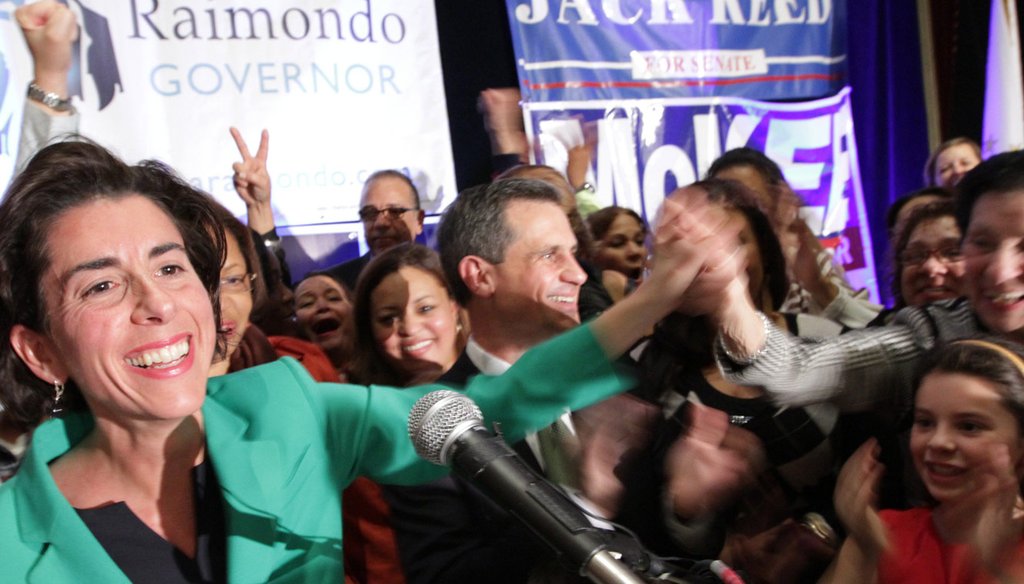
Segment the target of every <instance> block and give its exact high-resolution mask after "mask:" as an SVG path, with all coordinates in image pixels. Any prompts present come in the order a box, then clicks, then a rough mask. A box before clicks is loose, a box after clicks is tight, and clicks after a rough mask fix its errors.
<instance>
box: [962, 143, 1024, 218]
mask: <svg viewBox="0 0 1024 584" xmlns="http://www.w3.org/2000/svg"><path fill="white" fill-rule="evenodd" d="M1022 190H1024V150H1017V151H1014V152H1004V153H1002V154H997V155H995V156H992V157H990V158H989V159H988V160H986V161H984V162H982V163H981V164H979V165H978V166H975V167H974V168H972V169H971V170H970V172H968V173H967V174H966V175H964V178H963V179H962V180H961V181H960V183H959V184H958V185H957V197H956V222H957V223H959V224H960V231H961V232H963V234H964V235H967V227H968V225H969V224H970V223H971V213H972V212H973V211H974V205H975V204H976V203H977V202H978V199H980V198H981V197H982V196H984V195H988V194H1004V193H1010V192H1015V191H1022Z"/></svg>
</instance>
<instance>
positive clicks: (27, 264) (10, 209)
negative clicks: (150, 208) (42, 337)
mask: <svg viewBox="0 0 1024 584" xmlns="http://www.w3.org/2000/svg"><path fill="white" fill-rule="evenodd" d="M135 195H139V196H142V197H145V198H146V199H147V200H149V201H151V202H153V203H154V204H155V205H157V206H158V207H159V208H161V209H163V210H164V211H165V212H166V213H167V215H168V216H169V217H170V218H171V219H172V221H173V222H174V224H175V226H176V227H177V229H178V231H179V232H180V233H181V236H182V241H183V242H184V244H185V251H186V253H187V254H188V258H189V261H190V262H191V263H192V267H193V268H194V269H195V271H196V273H197V274H198V276H199V278H200V280H201V281H202V283H203V286H204V287H205V288H206V290H207V292H208V293H209V295H210V301H211V302H212V304H213V309H214V317H215V318H216V319H217V320H216V321H215V322H214V323H211V324H212V325H213V326H216V322H219V319H220V310H219V306H218V304H219V303H218V301H217V287H218V285H219V282H220V266H221V263H222V262H223V259H224V249H225V247H224V227H223V225H222V224H221V223H220V221H218V219H217V214H216V212H215V211H214V205H216V203H215V202H214V201H213V199H212V198H211V197H209V196H208V195H206V194H205V193H202V192H200V191H198V190H196V189H194V188H193V187H192V186H190V185H189V184H188V183H186V182H185V181H184V180H183V179H182V178H181V177H179V176H178V175H177V174H175V172H174V171H173V170H171V168H170V167H168V166H166V165H165V164H163V163H161V162H157V161H144V162H141V163H139V164H136V165H128V164H126V163H125V162H123V161H122V160H120V159H119V158H117V157H116V156H115V155H113V154H112V153H111V152H109V151H108V150H106V149H105V148H103V147H102V146H99V145H98V144H96V143H93V142H91V141H88V140H84V139H80V138H79V139H76V141H71V142H61V143H58V144H53V145H51V146H47V147H46V148H44V149H42V150H41V151H39V152H38V153H37V154H36V155H35V157H34V158H33V159H32V160H31V161H30V162H29V163H28V165H27V166H26V167H25V169H24V170H23V171H22V172H21V173H20V174H19V175H18V176H16V177H15V178H14V181H13V182H12V183H11V185H10V187H9V188H8V190H7V193H6V195H5V198H4V201H3V203H2V204H0V225H2V226H3V229H0V402H2V404H3V407H4V412H3V415H4V417H5V419H6V420H8V421H9V422H10V423H11V424H12V425H13V426H15V427H16V428H18V429H20V430H23V431H28V430H30V429H32V428H33V427H35V426H36V425H38V424H39V423H40V422H41V421H43V420H44V419H45V418H46V417H48V416H49V415H50V412H51V411H52V409H53V401H54V400H53V397H54V392H53V387H52V386H51V385H50V383H48V382H46V381H43V380H41V379H39V378H37V377H36V376H35V375H34V374H33V373H32V371H31V370H30V369H29V368H28V367H27V366H26V365H25V363H23V362H22V361H21V359H20V358H19V357H18V355H17V354H16V353H15V352H14V349H13V348H12V346H11V342H10V336H11V329H12V328H14V326H16V325H22V326H25V327H27V328H29V329H31V330H34V331H37V332H40V333H46V332H49V330H50V328H49V327H50V326H51V325H52V323H51V321H50V319H49V314H48V312H47V309H48V307H47V306H46V302H45V296H44V293H43V290H42V288H41V286H40V284H41V280H42V276H43V274H44V273H45V272H46V270H47V269H48V267H49V265H50V255H49V251H50V250H49V249H48V247H47V244H48V242H49V240H48V237H47V234H48V233H49V231H50V230H51V228H52V226H53V224H54V222H55V221H57V220H58V219H59V218H60V217H61V216H62V215H64V214H65V213H67V212H68V211H70V210H72V209H75V208H77V207H80V206H82V205H85V204H88V203H90V202H92V201H96V200H101V199H110V200H119V199H123V198H125V197H129V196H135ZM102 228H103V226H102V225H97V226H96V229H100V230H101V229H102ZM218 351H223V343H222V342H219V343H218ZM66 389H67V392H66V393H65V397H66V398H67V399H68V408H69V409H83V408H84V402H83V401H82V399H81V393H80V392H79V389H78V387H77V386H76V385H75V382H74V380H73V379H68V380H67V382H66Z"/></svg>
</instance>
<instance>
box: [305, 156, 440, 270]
mask: <svg viewBox="0 0 1024 584" xmlns="http://www.w3.org/2000/svg"><path fill="white" fill-rule="evenodd" d="M359 219H360V220H361V221H362V222H363V234H364V235H365V237H366V244H367V246H368V247H369V248H370V251H369V252H367V253H365V254H363V255H362V256H360V257H358V258H355V259H353V260H349V261H347V262H343V263H340V264H336V265H334V266H331V267H329V268H327V269H326V270H324V271H325V272H326V273H327V274H328V275H330V276H331V277H332V278H334V279H335V280H337V281H339V282H341V283H343V284H345V285H346V286H348V289H349V290H355V288H356V281H357V280H358V279H359V274H360V273H362V271H363V268H364V267H366V264H368V263H370V259H371V258H373V256H374V255H376V254H379V253H381V252H383V251H386V250H388V249H390V248H392V247H394V246H396V245H398V244H400V243H408V242H411V241H415V240H416V236H417V235H419V234H420V233H422V232H423V209H421V208H420V196H419V192H418V191H417V190H416V185H414V184H413V182H412V181H411V180H409V177H407V176H406V175H405V174H403V173H402V172H400V171H398V170H378V171H377V172H375V173H373V174H371V175H370V177H369V178H367V179H366V182H365V183H364V184H363V193H362V195H361V196H360V198H359Z"/></svg>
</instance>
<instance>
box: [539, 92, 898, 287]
mask: <svg viewBox="0 0 1024 584" xmlns="http://www.w3.org/2000/svg"><path fill="white" fill-rule="evenodd" d="M524 108H525V115H526V123H527V134H528V135H530V137H531V142H532V144H533V145H534V152H533V156H534V158H535V159H536V161H537V162H538V163H540V164H548V165H550V166H553V167H555V168H559V169H564V168H565V164H566V160H567V152H568V149H569V148H571V147H573V146H577V145H579V144H582V143H584V142H595V141H596V148H595V156H594V162H593V164H592V167H591V168H590V170H589V177H588V178H589V179H590V182H591V183H593V184H595V185H596V186H597V196H598V203H599V204H600V205H601V206H607V205H620V206H624V207H630V208H632V209H634V210H636V211H637V212H638V213H640V214H641V215H645V216H646V217H648V218H649V219H650V218H653V216H654V213H655V212H656V210H657V208H658V207H659V206H660V205H661V202H662V200H663V199H664V198H665V195H667V194H668V193H671V192H672V191H673V190H675V189H676V188H677V187H680V186H685V185H688V184H690V183H692V182H694V181H696V180H698V179H699V178H703V176H704V174H705V173H706V171H707V169H708V167H709V166H710V165H711V163H712V162H713V161H714V160H715V159H716V158H718V157H719V156H720V155H721V154H722V153H723V152H725V151H727V150H731V149H733V148H739V147H741V146H748V147H751V148H754V149H756V150H760V151H762V152H764V153H765V154H766V155H767V156H768V157H769V158H771V159H772V160H774V161H775V162H776V163H778V164H779V166H780V167H782V170H783V172H784V174H785V176H786V180H787V182H789V184H790V186H792V188H793V190H794V191H795V192H796V193H797V194H798V195H800V196H801V197H802V198H803V199H804V203H805V206H804V207H803V208H802V209H801V212H800V213H801V216H802V217H803V218H804V220H805V221H806V222H807V224H808V225H809V226H810V228H811V230H812V231H813V232H814V233H815V234H816V235H817V236H818V237H819V239H821V241H822V243H823V244H824V245H825V246H826V247H828V248H830V249H832V251H833V253H834V256H835V260H836V262H837V263H838V264H839V265H841V266H842V267H843V268H844V269H845V270H846V275H847V279H848V281H849V282H850V284H851V285H853V287H854V288H855V289H858V288H866V289H868V290H869V291H870V294H871V298H872V301H874V302H878V298H879V296H878V285H877V281H876V279H875V266H874V260H873V257H874V256H873V254H872V251H871V238H870V231H869V229H868V222H867V215H866V210H865V206H864V194H863V190H862V188H861V184H860V168H859V166H858V162H857V144H856V140H855V139H854V131H853V130H854V128H853V118H852V114H851V110H850V90H849V89H848V88H847V89H844V90H843V91H841V92H840V93H839V94H838V95H836V96H834V97H830V98H826V99H820V100H816V101H808V102H802V103H785V104H783V103H769V102H760V101H753V100H746V99H741V98H711V99H699V98H689V99H687V98H677V99H662V100H659V99H650V100H633V101H621V100H616V101H614V102H611V101H606V102H598V101H587V102H556V103H527V104H525V105H524Z"/></svg>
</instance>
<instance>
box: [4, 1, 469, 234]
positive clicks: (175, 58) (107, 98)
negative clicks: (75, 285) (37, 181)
mask: <svg viewBox="0 0 1024 584" xmlns="http://www.w3.org/2000/svg"><path fill="white" fill-rule="evenodd" d="M19 4H21V2H11V1H6V2H5V1H3V0H0V97H2V102H0V185H6V184H7V182H8V181H9V178H10V174H11V172H12V170H13V161H14V156H15V154H16V153H15V150H16V145H17V139H18V134H19V128H20V116H21V109H22V106H23V101H24V92H25V87H26V86H27V84H28V82H29V80H30V76H31V62H30V57H29V55H28V50H27V48H26V47H25V45H24V40H23V38H22V37H21V34H20V31H19V30H18V27H17V25H16V23H15V22H14V20H13V11H14V9H15V8H16V7H17V5H19ZM70 6H71V7H72V10H74V11H75V12H76V13H77V15H78V18H79V23H80V24H81V27H82V34H81V42H80V50H79V52H78V55H77V57H78V61H79V64H78V66H77V67H76V69H77V73H79V75H78V82H79V83H80V87H81V91H80V93H81V96H80V97H79V98H77V99H76V100H75V107H77V108H78V110H79V111H80V112H81V113H82V124H81V131H82V133H83V134H85V135H87V136H89V137H90V138H92V139H94V140H96V141H98V142H100V143H102V144H104V145H106V146H108V147H110V148H112V149H114V150H115V151H116V152H117V153H119V154H120V155H121V156H123V157H125V158H126V159H128V160H130V161H136V160H139V159H143V158H158V159H161V160H164V161H166V162H167V163H169V164H171V165H172V166H173V167H174V168H175V169H177V170H178V171H179V172H181V173H182V175H183V176H185V177H186V178H187V179H188V180H189V181H190V182H192V183H193V184H194V185H195V186H197V187H199V188H201V189H203V190H205V191H207V192H210V193H212V194H213V195H214V196H215V197H217V198H218V199H219V200H220V201H221V202H223V203H224V204H225V205H227V206H228V207H229V208H230V209H231V210H232V211H234V212H236V214H241V213H242V212H244V205H242V203H241V201H240V200H239V199H238V197H237V196H236V195H235V193H234V189H233V187H232V180H231V174H232V171H231V163H232V162H234V161H236V160H240V155H239V154H238V150H237V149H236V147H235V145H234V142H233V141H232V139H231V137H230V135H229V133H228V127H229V126H235V127H237V128H239V130H241V132H242V135H243V137H244V138H245V139H246V141H247V142H248V143H249V148H250V150H252V151H253V152H255V149H256V147H257V146H258V144H259V134H260V130H261V129H262V128H267V129H268V130H269V131H270V157H269V163H268V166H269V170H270V175H271V180H272V184H273V193H274V195H273V197H274V206H275V211H276V213H277V221H278V224H279V225H281V226H291V227H292V228H298V229H300V230H301V231H303V232H306V233H315V232H333V231H338V230H341V227H340V226H338V225H337V224H339V223H343V222H352V221H356V220H358V217H357V215H356V211H357V210H358V209H357V207H358V203H359V192H360V189H361V186H362V183H363V181H364V180H365V178H366V176H367V175H369V174H370V173H371V172H373V171H375V170H379V169H383V168H397V169H400V170H402V171H403V172H406V173H407V174H408V175H409V176H410V178H412V179H413V181H414V182H415V183H416V184H417V186H418V187H419V189H420V194H421V200H422V205H423V207H424V208H425V209H426V210H427V212H428V213H431V214H434V213H438V212H440V211H441V210H442V209H443V208H444V207H445V206H447V204H448V203H450V202H451V200H452V199H454V197H455V195H456V191H455V177H454V169H453V162H452V151H451V141H450V137H449V132H448V117H447V111H446V107H445V95H444V86H443V81H442V76H441V63H440V56H439V51H438V39H437V26H436V22H435V14H434V3H433V2H432V1H424V0H418V1H409V0H282V1H275V2H265V3H259V4H254V3H252V2H245V1H243V0H218V1H217V2H210V1H209V0H119V1H117V2H110V1H101V0H75V1H74V2H71V3H70ZM350 227H351V226H349V228H350Z"/></svg>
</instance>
